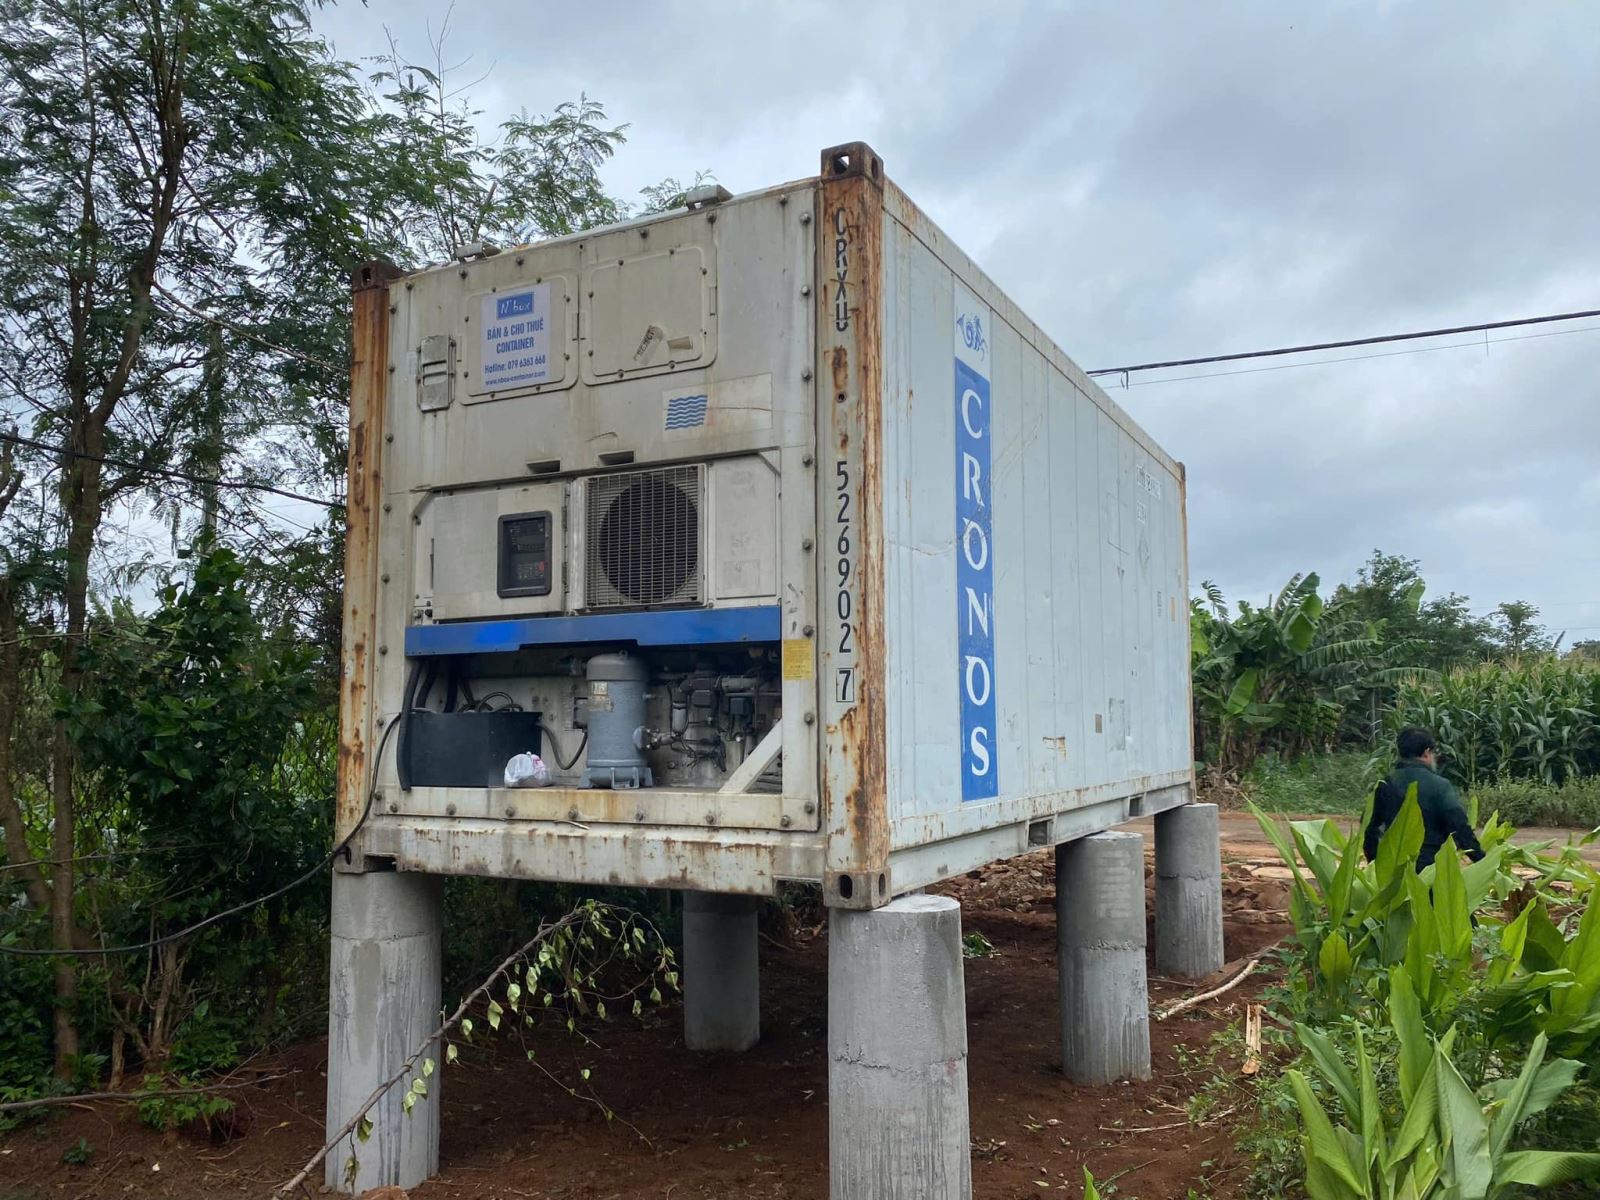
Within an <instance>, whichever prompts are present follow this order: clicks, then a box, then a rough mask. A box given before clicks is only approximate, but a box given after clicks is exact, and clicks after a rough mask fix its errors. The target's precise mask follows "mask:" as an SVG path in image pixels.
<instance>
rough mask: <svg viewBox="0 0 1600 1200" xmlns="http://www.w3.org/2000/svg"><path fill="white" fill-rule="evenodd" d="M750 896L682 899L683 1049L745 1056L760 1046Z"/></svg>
mask: <svg viewBox="0 0 1600 1200" xmlns="http://www.w3.org/2000/svg"><path fill="white" fill-rule="evenodd" d="M757 905H758V902H757V900H756V898H755V897H754V896H721V895H714V894H712V893H710V892H685V893H684V894H683V1043H684V1045H686V1046H688V1047H689V1049H691V1050H732V1051H738V1050H748V1049H750V1047H751V1046H754V1045H755V1044H756V1043H757V1042H758V1041H760V1040H761V976H760V967H759V966H758V963H757V953H756V952H757V949H758V945H757V941H758V934H757V932H756V910H757Z"/></svg>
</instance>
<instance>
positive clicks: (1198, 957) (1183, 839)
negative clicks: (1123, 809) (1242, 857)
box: [1155, 804, 1223, 979]
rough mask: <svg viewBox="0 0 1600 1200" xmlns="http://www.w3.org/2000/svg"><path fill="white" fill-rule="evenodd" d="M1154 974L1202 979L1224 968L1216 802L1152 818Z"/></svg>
mask: <svg viewBox="0 0 1600 1200" xmlns="http://www.w3.org/2000/svg"><path fill="white" fill-rule="evenodd" d="M1155 962H1156V972H1157V974H1160V975H1174V976H1178V977H1180V978H1183V979H1204V978H1205V977H1206V976H1207V975H1212V974H1215V973H1216V972H1217V971H1220V970H1221V969H1222V963H1223V952H1222V834H1221V827H1220V825H1219V823H1218V820H1217V806H1216V805H1215V804H1185V805H1183V806H1182V807H1181V808H1173V809H1168V810H1167V811H1166V812H1164V813H1160V814H1158V815H1157V816H1156V955H1155Z"/></svg>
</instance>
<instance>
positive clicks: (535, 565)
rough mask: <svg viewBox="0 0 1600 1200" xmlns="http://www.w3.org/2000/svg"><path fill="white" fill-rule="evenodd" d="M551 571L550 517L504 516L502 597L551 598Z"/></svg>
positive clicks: (500, 559) (526, 514)
mask: <svg viewBox="0 0 1600 1200" xmlns="http://www.w3.org/2000/svg"><path fill="white" fill-rule="evenodd" d="M551 569H552V567H551V554H550V514H549V513H547V512H538V513H517V514H515V515H513V516H505V517H501V518H500V547H499V588H498V590H499V593H500V595H502V596H548V595H549V594H550V574H551Z"/></svg>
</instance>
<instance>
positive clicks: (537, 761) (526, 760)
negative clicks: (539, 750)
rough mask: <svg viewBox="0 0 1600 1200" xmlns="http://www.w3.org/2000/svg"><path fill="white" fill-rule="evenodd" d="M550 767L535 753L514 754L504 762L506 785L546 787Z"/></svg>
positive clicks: (548, 782) (548, 783)
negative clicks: (509, 759)
mask: <svg viewBox="0 0 1600 1200" xmlns="http://www.w3.org/2000/svg"><path fill="white" fill-rule="evenodd" d="M549 785H550V768H549V767H547V766H545V765H544V759H542V758H540V757H539V756H538V755H537V754H516V755H513V756H512V758H511V761H510V762H508V763H506V786H507V787H508V788H509V787H548V786H549Z"/></svg>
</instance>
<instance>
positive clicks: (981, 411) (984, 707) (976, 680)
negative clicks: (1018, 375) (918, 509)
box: [955, 318, 1000, 802]
mask: <svg viewBox="0 0 1600 1200" xmlns="http://www.w3.org/2000/svg"><path fill="white" fill-rule="evenodd" d="M971 328H972V332H973V333H974V334H976V337H977V338H980V339H981V337H982V334H981V332H979V331H981V328H982V326H981V325H979V324H978V322H977V320H976V319H975V318H974V319H973V321H972V322H971ZM966 344H967V345H968V346H969V347H971V346H972V344H973V343H972V341H971V340H968V341H967V342H966ZM989 394H990V393H989V381H988V380H987V379H986V378H984V377H983V376H982V375H980V374H979V373H978V372H977V370H976V369H975V368H973V367H972V366H970V365H969V364H967V363H965V362H963V361H962V360H961V359H960V358H957V359H956V394H955V401H956V405H955V407H956V647H957V655H958V657H959V659H960V662H959V663H958V665H957V673H958V684H959V687H960V690H961V799H962V801H963V802H965V801H968V800H989V799H993V798H994V797H995V796H997V795H999V793H1000V779H999V770H998V764H997V763H996V762H995V758H994V740H995V679H994V623H993V611H994V560H993V557H992V555H991V553H990V544H991V543H992V542H993V540H994V521H993V513H992V510H991V508H990V500H991V498H992V497H993V494H994V488H993V486H992V485H991V483H990V480H989V467H990V454H989V441H990V438H989V431H990V428H991V422H990V416H989Z"/></svg>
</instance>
